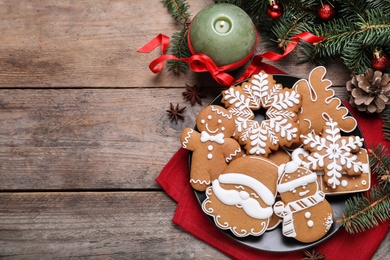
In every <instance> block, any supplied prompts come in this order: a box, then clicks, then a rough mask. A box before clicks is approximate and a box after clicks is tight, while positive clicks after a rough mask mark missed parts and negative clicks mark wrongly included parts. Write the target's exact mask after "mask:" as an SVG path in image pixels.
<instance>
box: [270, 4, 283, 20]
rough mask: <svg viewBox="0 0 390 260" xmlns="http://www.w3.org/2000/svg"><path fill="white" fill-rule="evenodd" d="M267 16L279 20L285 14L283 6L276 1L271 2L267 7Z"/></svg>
mask: <svg viewBox="0 0 390 260" xmlns="http://www.w3.org/2000/svg"><path fill="white" fill-rule="evenodd" d="M267 14H268V16H269V17H271V18H272V19H276V18H279V17H280V16H282V14H283V5H281V4H280V3H278V2H277V1H275V0H270V1H269V4H268V6H267Z"/></svg>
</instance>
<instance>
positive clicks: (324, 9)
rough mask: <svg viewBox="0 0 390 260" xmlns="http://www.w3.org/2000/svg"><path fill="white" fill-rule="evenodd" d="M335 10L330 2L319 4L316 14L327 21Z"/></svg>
mask: <svg viewBox="0 0 390 260" xmlns="http://www.w3.org/2000/svg"><path fill="white" fill-rule="evenodd" d="M335 13H336V10H335V9H334V7H333V6H332V5H330V4H321V5H320V6H319V7H318V9H317V14H318V16H319V17H320V18H321V20H322V21H329V20H331V19H332V18H333V16H334V15H335Z"/></svg>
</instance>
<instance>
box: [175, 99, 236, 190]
mask: <svg viewBox="0 0 390 260" xmlns="http://www.w3.org/2000/svg"><path fill="white" fill-rule="evenodd" d="M196 127H197V129H198V130H199V132H198V131H196V130H194V129H191V128H185V129H184V130H183V131H182V134H181V137H180V142H181V144H182V146H183V148H185V149H187V150H190V151H193V154H192V161H191V170H190V182H191V185H192V187H193V188H194V189H196V190H199V191H204V190H206V188H207V187H208V186H209V185H210V184H211V182H212V181H213V180H214V179H216V178H217V177H218V175H219V174H220V173H221V172H222V171H223V170H224V169H225V167H226V165H227V164H228V163H229V162H230V161H231V160H233V159H234V158H236V157H240V156H241V155H242V152H241V147H240V145H239V144H238V142H237V141H236V140H235V139H233V138H231V136H232V135H233V134H234V131H235V122H234V120H233V118H232V116H231V115H230V113H229V112H228V111H227V110H226V109H225V108H223V107H221V106H216V105H210V106H207V107H205V108H204V109H203V110H202V111H201V112H200V113H199V115H198V116H197V119H196Z"/></svg>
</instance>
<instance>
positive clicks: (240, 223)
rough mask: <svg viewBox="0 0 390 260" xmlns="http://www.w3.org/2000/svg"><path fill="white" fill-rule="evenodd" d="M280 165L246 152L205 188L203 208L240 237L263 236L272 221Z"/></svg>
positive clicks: (216, 220) (222, 227) (220, 224)
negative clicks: (246, 154)
mask: <svg viewBox="0 0 390 260" xmlns="http://www.w3.org/2000/svg"><path fill="white" fill-rule="evenodd" d="M277 181H278V166H277V165H276V164H274V163H273V162H272V161H270V160H268V159H265V158H261V157H256V156H253V157H252V156H245V157H241V158H238V159H236V160H234V161H232V162H231V163H230V164H229V165H228V166H227V167H226V169H225V170H224V171H223V172H222V174H220V175H219V177H218V178H217V179H215V180H214V181H213V182H212V185H211V186H210V187H208V188H207V190H206V196H207V197H206V199H205V200H204V201H203V203H202V209H203V211H204V212H205V213H206V214H208V215H210V216H212V217H213V219H214V222H215V224H216V225H217V226H218V227H219V228H220V229H223V230H230V231H231V232H232V233H233V234H234V235H235V236H237V237H246V236H249V235H252V236H260V235H261V234H263V233H264V232H265V231H266V230H267V228H268V225H269V222H270V218H271V216H272V215H273V209H272V205H273V204H274V203H275V197H276V183H277Z"/></svg>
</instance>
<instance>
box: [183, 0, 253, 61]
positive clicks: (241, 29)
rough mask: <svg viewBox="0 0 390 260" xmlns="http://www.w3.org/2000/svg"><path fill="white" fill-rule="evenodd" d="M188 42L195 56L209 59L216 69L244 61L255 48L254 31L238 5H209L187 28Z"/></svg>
mask: <svg viewBox="0 0 390 260" xmlns="http://www.w3.org/2000/svg"><path fill="white" fill-rule="evenodd" d="M189 37H190V42H191V45H192V48H193V50H194V51H195V53H196V54H200V53H202V54H205V55H207V56H209V57H210V58H211V59H212V60H213V61H214V62H215V64H216V65H217V66H223V65H227V64H232V63H235V62H237V61H240V60H242V59H244V58H246V57H247V56H248V55H249V54H250V53H251V51H252V50H253V49H254V48H255V47H256V46H255V45H256V29H255V26H254V24H253V22H252V20H251V18H250V17H249V16H248V14H247V13H245V11H244V10H242V9H241V8H239V7H238V6H235V5H232V4H226V3H219V4H213V5H209V6H207V7H205V8H204V9H203V10H201V11H200V12H199V13H198V14H197V15H196V16H195V18H194V19H193V21H192V22H191V25H190V35H189Z"/></svg>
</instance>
